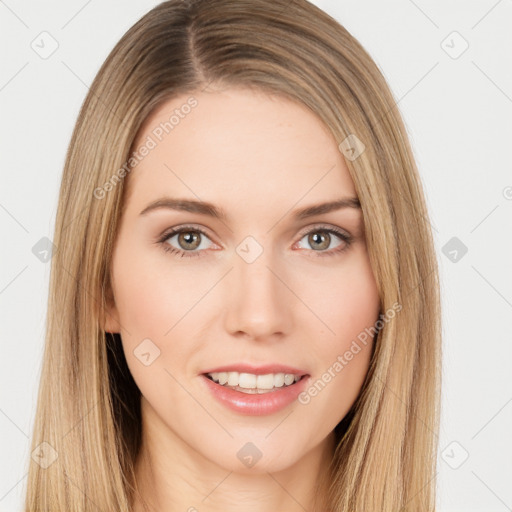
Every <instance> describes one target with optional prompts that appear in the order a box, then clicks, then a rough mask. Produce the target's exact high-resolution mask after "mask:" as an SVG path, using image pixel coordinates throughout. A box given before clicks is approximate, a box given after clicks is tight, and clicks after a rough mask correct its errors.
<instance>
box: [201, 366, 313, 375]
mask: <svg viewBox="0 0 512 512" xmlns="http://www.w3.org/2000/svg"><path fill="white" fill-rule="evenodd" d="M220 372H239V373H252V374H254V375H267V374H269V373H291V374H293V375H300V376H301V377H302V376H303V375H308V373H307V372H306V371H304V370H300V369H299V368H294V367H293V366H287V365H284V364H277V363H276V364H265V365H260V366H257V365H252V364H247V363H234V364H228V365H224V366H217V367H215V368H211V369H209V370H206V371H205V372H203V373H204V374H206V373H220Z"/></svg>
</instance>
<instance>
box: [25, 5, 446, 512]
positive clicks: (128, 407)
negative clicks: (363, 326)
mask: <svg viewBox="0 0 512 512" xmlns="http://www.w3.org/2000/svg"><path fill="white" fill-rule="evenodd" d="M208 84H210V85H212V84H213V85H215V84H220V85H222V86H243V87H253V88H256V89H263V90H265V91H268V92H270V93H273V94H275V95H281V96H283V97H286V98H290V99H293V100H295V101H298V102H300V103H302V104H304V105H306V106H307V107H309V108H310V109H311V110H312V111H313V112H314V113H316V114H317V115H318V116H319V117H320V119H321V120H322V121H323V122H324V123H325V125H326V127H327V128H328V129H329V130H330V132H331V133H332V135H333V136H334V139H335V140H336V141H337V143H338V144H341V146H340V148H341V149H342V150H343V148H344V147H345V146H343V143H344V142H343V141H345V140H346V138H347V137H348V136H350V135H352V136H355V137H357V139H349V140H357V141H361V143H362V144H364V146H365V147H364V151H363V152H362V153H361V154H360V156H358V157H357V158H346V163H347V165H348V168H349V171H350V174H351V176H352V179H353V181H354V184H355V187H356V192H357V195H358V197H359V201H360V203H361V208H362V211H363V217H364V226H365V233H366V238H367V247H368V252H369V257H370V262H371V265H372V269H373V273H374V276H375V279H376V283H377V286H378V290H379V294H380V300H381V310H382V311H387V310H389V309H390V308H392V307H393V304H396V303H399V304H400V305H401V307H402V309H401V311H400V313H398V314H397V315H396V316H395V318H393V320H392V321H389V322H386V323H385V325H384V326H383V327H382V328H381V329H380V330H379V331H378V332H377V335H376V337H375V345H374V352H373V354H372V359H371V362H370V368H369V371H368V373H367V376H366V380H365V382H364V385H363V388H362V390H361V393H360V395H359V396H358V398H357V400H356V402H355V403H354V405H353V407H352V408H351V410H350V412H349V413H348V414H347V416H346V417H345V418H344V419H343V420H342V421H341V422H340V424H339V425H338V426H337V427H336V431H335V432H336V449H335V452H334V456H333V460H332V464H331V466H330V482H329V489H330V490H329V496H328V499H329V503H330V510H332V511H336V512H341V511H344V512H347V511H355V510H357V511H364V512H383V511H385V512H391V511H393V512H397V511H399V510H401V511H414V512H427V511H429V512H430V511H433V510H434V509H435V484H436V479H435V475H436V459H437V448H438V446H437V439H438V438H437V436H438V428H439V427H438V424H439V401H440V384H441V373H440V360H441V325H440V322H441V319H440V317H441V312H440V303H439V283H438V268H437V260H436V254H435V251H434V244H433V239H432V233H431V229H430V225H429V221H428V212H427V208H426V203H425V199H424V196H423V190H422V186H421V180H420V178H419V175H418V171H417V167H416V164H415V162H414V158H413V154H412V151H411V148H410V144H409V141H408V138H407V134H406V130H405V127H404V124H403V121H402V119H401V117H400V114H399V112H398V110H397V108H396V102H395V100H394V98H393V96H392V93H391V92H390V90H389V87H388V85H387V84H386V82H385V79H384V78H383V76H382V74H381V72H380V71H379V69H378V67H377V66H376V64H375V63H374V61H373V60H372V59H371V58H370V56H369V55H368V54H367V52H366V51H365V50H364V49H363V47H362V46H361V45H360V44H359V43H358V41H357V40H355V39H354V37H352V36H351V35H350V34H349V32H348V31H347V30H346V29H345V28H343V27H342V26H341V25H340V24H339V23H338V22H337V21H336V20H334V19H333V18H331V17H330V16H329V15H327V14H326V13H325V12H323V11H322V10H320V9H319V8H317V7H315V6H314V5H312V4H310V3H309V2H307V1H306V0H294V1H291V2H290V1H289V0H215V1H212V0H204V1H201V0H197V1H194V0H189V1H181V0H170V1H168V2H164V3H161V4H159V5H158V6H156V7H155V8H154V9H152V10H151V11H150V12H149V13H147V14H146V15H145V16H144V17H143V18H142V19H140V20H139V21H138V22H137V23H136V24H135V25H134V26H133V27H132V28H130V29H129V30H128V32H127V33H126V34H125V35H124V36H123V37H122V39H121V40H120V41H119V43H118V44H117V45H116V46H115V48H114V49H113V50H112V52H111V53H110V55H109V56H108V57H107V59H106V61H105V62H104V64H103V65H102V67H101V69H100V70H99V72H98V74H97V76H96V78H95V79H94V81H93V84H92V85H91V87H90V90H89V93H88V94H87V97H86V99H85V101H84V103H83V106H82V108H81V111H80V114H79V116H78V120H77V122H76V126H75V128H74V131H73V135H72V138H71V141H70V144H69V148H68V152H67V156H66V161H65V166H64V172H63V176H62V183H61V189H60V196H59V204H58V211H57V218H56V226H55V237H54V241H53V242H54V244H55V245H56V247H57V250H56V252H55V253H54V255H53V258H52V262H51V276H50V292H49V301H48V316H47V324H46V342H45V351H44V358H43V366H42V374H41V382H40V387H39V395H38V403H37V411H36V416H35V423H34V431H33V438H32V450H34V455H33V456H32V457H31V459H30V461H29V462H30V467H29V473H28V481H27V495H26V503H25V510H26V512H34V511H45V512H49V511H57V510H58V511H66V512H72V511H81V512H82V511H96V510H97V509H98V508H99V509H101V510H109V511H110V510H123V511H128V510H130V509H131V506H132V503H133V497H134V487H135V481H134V464H135V461H136V457H137V454H138V450H139V447H140V441H141V417H140V392H139V391H138V388H137V386H136V384H135V382H134V381H133V379H132V377H131V375H130V372H129V370H128V367H127V364H126V361H125V359H124V355H123V351H122V346H121V342H120V338H119V335H118V334H113V335H112V334H108V333H105V332H104V331H103V330H102V328H101V326H102V325H103V324H102V319H103V318H104V315H105V313H104V312H105V310H106V306H107V303H108V301H109V298H111V294H112V291H111V283H110V264H111V255H112V248H113V245H114V241H115V236H116V232H117V226H118V222H119V219H120V215H121V213H122V207H123V190H124V189H125V187H126V183H125V182H126V180H127V179H128V176H126V177H124V179H118V180H117V181H116V183H115V186H113V185H111V186H110V188H108V189H107V190H108V193H105V194H102V195H101V197H100V196H99V194H98V193H97V190H99V188H100V189H101V190H105V189H106V187H105V184H108V183H111V178H112V176H113V175H114V174H115V172H116V170H118V169H120V168H121V167H123V165H124V164H125V162H127V161H129V158H130V154H131V152H132V151H133V142H134V140H135V138H136V135H137V133H138V132H139V129H140V127H141V125H142V123H143V122H144V120H145V119H146V118H147V116H148V115H149V114H150V113H151V112H152V111H153V110H154V109H155V107H157V106H159V105H161V104H162V103H163V102H164V101H167V100H168V99H170V98H172V97H175V96H177V95H180V94H183V93H187V94H193V93H194V91H198V90H201V89H203V88H205V87H206V86H207V85H208ZM347 155H348V154H347ZM348 156H349V155H348ZM98 187H99V188H98ZM41 461H43V464H41Z"/></svg>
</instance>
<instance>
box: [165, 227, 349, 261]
mask: <svg viewBox="0 0 512 512" xmlns="http://www.w3.org/2000/svg"><path fill="white" fill-rule="evenodd" d="M190 231H193V232H197V233H201V235H204V236H205V237H207V238H210V237H209V236H208V234H207V233H205V232H204V231H203V230H202V229H199V228H197V227H195V226H181V227H180V228H175V229H172V230H170V231H167V232H166V233H164V234H163V235H162V236H161V237H160V238H159V239H158V240H157V243H158V244H160V245H161V246H162V249H163V250H164V251H165V252H168V253H171V254H173V255H174V256H176V257H178V258H183V257H185V258H191V257H196V256H201V253H202V252H204V249H203V250H201V251H184V250H180V249H176V247H173V246H172V245H169V244H168V243H167V240H169V238H171V237H172V236H174V235H176V234H180V233H186V232H190ZM316 232H324V233H329V234H331V233H333V234H334V235H336V236H338V237H339V238H341V240H342V241H343V242H345V243H344V244H342V245H340V246H339V247H337V248H335V249H330V250H329V251H313V252H316V253H317V256H318V257H320V258H322V257H324V256H335V255H336V254H340V253H342V252H344V251H346V250H347V249H348V248H349V247H350V245H351V244H352V241H353V238H352V236H351V235H349V234H347V233H344V232H343V231H340V230H338V229H336V228H333V227H327V226H315V227H314V228H313V229H311V230H309V231H306V232H305V233H302V235H301V237H300V240H302V238H304V237H305V236H306V235H309V234H311V233H316ZM311 250H313V249H311Z"/></svg>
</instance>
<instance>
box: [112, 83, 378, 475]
mask: <svg viewBox="0 0 512 512" xmlns="http://www.w3.org/2000/svg"><path fill="white" fill-rule="evenodd" d="M193 98H195V100H192V99H190V96H181V97H177V98H175V99H173V100H171V101H168V102H167V103H165V104H163V105H162V106H161V107H160V108H159V109H158V110H157V111H155V112H154V113H153V114H152V115H151V116H150V117H149V118H148V119H147V120H146V122H145V123H144V125H143V127H142V129H141V131H140V132H139V135H138V138H137V141H136V145H135V147H136V148H139V149H140V150H141V151H140V152H139V158H142V160H141V161H140V162H139V163H138V164H137V165H136V166H135V167H134V169H133V170H132V171H131V172H130V174H129V175H127V177H126V178H125V179H128V180H129V194H128V195H127V196H126V202H125V209H124V211H123V216H122V219H121V224H120V226H119V231H118V237H117V240H116V245H115V248H114V254H113V261H112V283H113V295H114V300H115V304H112V309H111V310H110V311H109V313H110V314H109V316H108V319H107V323H106V324H105V326H104V327H105V329H106V330H107V331H110V332H120V333H121V338H122V342H123V348H124V352H125V355H126V359H127V362H128V366H129V368H130V371H131V373H132V375H133V378H134V379H135V382H136V383H137V385H138V387H139V388H140V390H141V392H142V404H141V405H142V411H143V418H144V421H145V423H146V424H147V425H148V428H149V429H150V431H152V432H155V433H156V432H158V435H159V436H160V439H164V438H165V439H167V440H168V441H169V446H172V444H173V443H176V442H178V443H181V444H183V443H185V444H186V445H187V446H188V447H192V448H193V450H194V451H195V452H196V453H197V454H199V455H200V456H201V457H203V458H205V459H206V461H209V462H211V463H213V464H216V465H219V466H222V467H223V468H225V469H228V470H232V471H238V472H240V471H260V470H261V471H264V470H265V471H277V470H280V469H284V468H287V467H290V466H292V465H293V464H295V463H297V462H299V461H300V460H301V459H302V458H303V457H304V456H305V455H306V454H308V453H309V452H311V450H313V448H315V447H316V448H318V447H319V446H320V445H321V444H322V442H324V441H326V439H327V438H328V437H329V434H330V433H331V432H332V430H333V429H334V427H335V426H336V424H337V423H338V422H339V421H340V420H341V419H342V418H343V417H344V416H345V415H346V413H347V412H348V410H349V409H350V407H351V405H352V404H353V403H354V401H355V399H356V398H357V396H358V394H359V391H360V389H361V386H362V383H363V380H364V378H365V374H366V372H367V370H368V365H369V359H370V354H371V349H372V340H371V339H370V338H368V339H367V343H366V344H363V343H361V342H360V341H357V340H358V335H359V334H360V333H362V332H364V330H365V328H370V327H372V326H373V325H374V323H375V321H376V320H377V319H378V314H379V297H378V293H377V288H376V283H375V280H374V276H373V274H372V270H371V267H370V262H369V258H368V254H367V249H366V244H365V238H364V231H363V228H364V226H363V218H362V212H361V210H360V209H359V208H357V207H354V206H353V205H352V206H350V205H348V206H345V207H341V208H338V209H332V210H329V211H327V210H326V211H324V212H322V211H321V210H322V209H321V208H317V211H316V212H315V211H313V210H311V211H309V215H307V213H308V211H307V210H306V212H305V213H303V214H302V215H300V214H299V213H298V212H300V211H302V210H305V209H307V208H310V207H312V206H316V205H320V204H324V203H331V202H333V201H340V200H349V199H350V198H356V197H357V196H356V192H355V188H354V184H353V182H352V180H351V177H350V175H349V172H348V169H347V167H346V164H345V161H344V158H343V156H342V154H341V153H340V151H339V149H338V145H337V142H336V141H335V140H334V138H333V137H332V136H331V135H330V134H329V132H328V131H327V129H326V128H324V126H323V124H322V123H321V121H320V120H319V119H318V118H317V117H316V116H315V115H314V114H312V113H311V112H310V111H309V110H308V109H307V108H306V107H303V106H302V105H298V104H296V103H294V102H291V101H289V100H286V99H283V98H278V97H270V96H267V95H265V94H263V93H261V92H254V91H251V90H248V89H238V88H232V89H227V90H224V91H222V92H221V91H217V92H213V93H198V94H195V95H194V96H193ZM187 105H188V106H187ZM173 116H174V117H173ZM338 142H341V141H338ZM143 146H145V147H146V149H145V150H144V149H142V148H143ZM143 154H145V156H141V155H143ZM177 200H180V201H182V203H181V207H179V206H180V204H178V203H176V201H177ZM156 201H160V202H159V203H156ZM204 203H208V204H209V205H214V208H213V207H211V206H205V205H204ZM152 205H153V206H152ZM166 205H167V206H166ZM172 205H174V207H172ZM214 209H215V212H217V213H218V215H213V211H214ZM178 230H182V231H181V234H180V233H179V232H178ZM331 230H334V231H331ZM174 231H176V232H174ZM354 340H356V341H357V344H356V345H357V346H358V348H355V345H354ZM237 369H238V370H239V372H238V373H239V374H246V375H242V376H238V378H239V379H240V380H237V374H236V373H235V372H236V371H237ZM214 370H230V371H229V372H227V371H217V372H215V373H218V374H219V375H216V377H217V378H218V379H220V380H221V381H222V380H225V379H229V380H228V382H227V384H228V385H229V384H232V385H233V386H235V385H236V384H239V385H240V386H242V387H244V389H245V390H246V391H248V392H243V391H241V390H238V391H237V390H232V389H231V388H227V387H226V385H224V386H222V385H221V384H220V383H219V384H217V383H214V382H213V381H212V380H210V379H209V378H208V377H207V376H205V373H207V372H213V371H214ZM283 373H284V374H285V376H284V377H283V376H282V375H279V374H283ZM223 374H225V375H223ZM286 374H290V375H293V377H289V376H288V377H287V376H286ZM295 376H296V377H297V378H299V377H300V376H303V377H302V378H301V379H300V380H298V381H297V382H296V383H295V384H293V385H287V384H286V383H289V382H291V381H293V382H295V381H296V378H295ZM283 379H284V380H285V384H283ZM251 386H257V388H256V389H252V388H251ZM272 386H274V387H272ZM246 388H249V389H246ZM268 388H272V390H269V389H268ZM251 389H252V391H251ZM258 390H259V391H258ZM299 393H300V394H299ZM331 437H332V436H331ZM252 466H254V469H252Z"/></svg>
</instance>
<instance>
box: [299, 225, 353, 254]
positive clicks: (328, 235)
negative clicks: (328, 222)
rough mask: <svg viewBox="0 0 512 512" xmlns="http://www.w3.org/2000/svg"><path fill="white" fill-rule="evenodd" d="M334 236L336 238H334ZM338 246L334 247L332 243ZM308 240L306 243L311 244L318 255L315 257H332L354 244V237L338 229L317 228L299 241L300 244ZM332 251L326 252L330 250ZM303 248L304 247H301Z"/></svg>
mask: <svg viewBox="0 0 512 512" xmlns="http://www.w3.org/2000/svg"><path fill="white" fill-rule="evenodd" d="M333 235H334V237H333ZM336 238H337V239H338V243H337V245H334V246H332V245H331V243H332V242H333V241H334V242H336ZM304 239H305V240H306V242H305V243H307V244H309V246H310V247H312V248H313V251H314V252H316V253H318V254H316V255H315V256H332V255H335V254H338V253H340V252H343V251H346V250H347V249H348V248H349V247H350V244H351V243H352V236H351V235H349V234H348V233H345V232H343V231H341V230H338V229H337V228H333V227H325V226H320V227H318V226H317V227H316V228H314V229H312V230H310V231H308V232H307V233H305V235H304V236H303V237H302V238H301V239H300V240H299V242H298V243H299V244H300V243H301V242H302V240H304ZM329 247H330V250H326V249H329ZM301 248H302V247H301Z"/></svg>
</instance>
